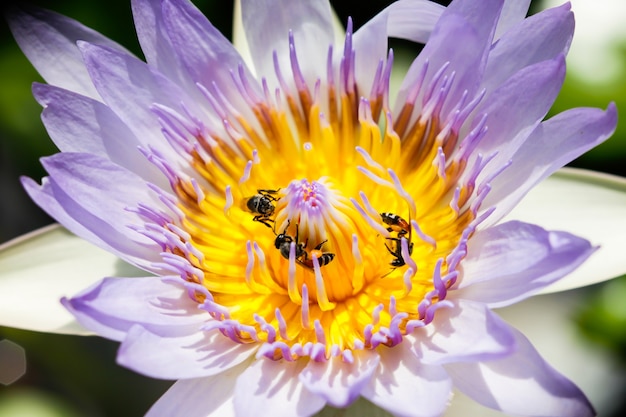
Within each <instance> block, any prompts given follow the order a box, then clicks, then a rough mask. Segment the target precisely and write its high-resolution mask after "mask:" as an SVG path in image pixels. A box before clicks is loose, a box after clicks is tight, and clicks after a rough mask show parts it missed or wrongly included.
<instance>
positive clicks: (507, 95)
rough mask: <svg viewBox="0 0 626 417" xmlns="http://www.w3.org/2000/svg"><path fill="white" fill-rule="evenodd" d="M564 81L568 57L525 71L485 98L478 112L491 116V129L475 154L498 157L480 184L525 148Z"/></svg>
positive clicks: (490, 164) (525, 69) (489, 128)
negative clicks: (527, 140) (523, 146)
mask: <svg viewBox="0 0 626 417" xmlns="http://www.w3.org/2000/svg"><path fill="white" fill-rule="evenodd" d="M564 79H565V56H563V55H559V56H557V57H555V58H554V59H551V60H548V61H542V62H539V63H537V64H533V65H529V66H528V67H525V68H523V69H521V70H520V71H518V72H516V73H515V74H514V75H512V76H511V77H510V78H509V79H507V80H506V81H505V82H504V83H503V84H501V85H500V86H498V88H496V89H495V90H494V91H493V92H492V93H491V94H490V95H489V96H487V97H485V99H484V101H483V102H482V103H481V104H480V105H479V106H478V108H477V109H476V112H477V113H478V114H486V115H487V121H486V123H487V125H488V129H487V132H486V133H485V135H484V137H483V138H482V139H481V140H480V143H479V144H478V146H477V147H476V150H475V151H474V152H476V153H480V154H482V155H492V154H494V153H496V155H495V157H494V158H493V159H492V160H491V162H490V163H489V165H488V166H487V168H486V169H485V170H483V171H482V172H481V174H480V175H479V177H478V179H477V182H480V181H481V180H482V179H484V178H485V177H489V176H490V175H492V173H493V171H497V170H500V169H501V167H502V166H503V165H504V164H506V163H507V162H508V161H509V160H510V159H511V157H512V156H513V155H514V153H515V152H516V151H517V150H518V149H519V148H520V146H522V144H523V143H524V141H525V140H526V139H527V138H528V136H529V135H530V134H531V133H532V131H533V130H534V129H535V127H536V126H537V125H538V124H539V123H540V122H541V120H542V119H543V118H544V117H545V116H546V114H547V113H548V111H549V110H550V108H551V107H552V104H553V103H554V100H555V98H556V97H557V95H558V94H559V91H560V89H561V85H562V84H563V80H564ZM521 92H523V94H521ZM479 119H480V118H476V119H475V120H474V124H478V123H480V122H479Z"/></svg>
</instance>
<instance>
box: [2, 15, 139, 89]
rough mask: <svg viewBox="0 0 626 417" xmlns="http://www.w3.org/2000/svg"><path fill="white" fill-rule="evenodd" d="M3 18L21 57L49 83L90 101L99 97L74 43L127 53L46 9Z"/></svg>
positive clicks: (83, 27) (91, 30) (112, 43)
mask: <svg viewBox="0 0 626 417" xmlns="http://www.w3.org/2000/svg"><path fill="white" fill-rule="evenodd" d="M7 17H8V19H7V20H8V23H9V27H10V28H11V31H12V33H13V36H14V37H15V39H16V41H17V43H18V45H20V48H22V51H23V52H24V55H26V56H27V57H28V59H29V60H30V62H31V63H32V64H33V66H34V67H35V69H36V70H37V71H38V72H39V74H41V76H42V77H43V78H44V79H45V80H46V81H47V82H48V83H49V84H52V85H56V86H59V87H62V88H66V89H68V90H71V91H75V92H77V93H79V94H83V95H85V96H88V97H92V98H94V99H99V97H100V96H99V95H98V92H97V91H96V89H95V88H94V85H93V83H92V82H91V79H90V77H89V74H88V73H87V70H86V68H85V64H84V63H83V60H82V57H81V54H80V51H79V50H78V48H77V47H76V41H79V40H82V41H87V42H94V43H97V44H100V45H106V46H108V47H110V48H114V49H116V50H118V51H123V52H124V53H129V52H128V51H127V50H126V49H125V48H124V47H122V46H120V45H119V44H117V43H116V42H113V41H112V40H110V39H108V38H107V37H105V36H103V35H101V34H99V33H98V32H96V31H94V30H93V29H90V28H88V27H86V26H84V25H82V24H81V23H78V22H77V21H75V20H73V19H70V18H68V17H66V16H63V15H60V14H58V13H55V12H52V11H50V10H45V9H39V8H27V9H14V10H11V11H10V13H9V15H8V16H7Z"/></svg>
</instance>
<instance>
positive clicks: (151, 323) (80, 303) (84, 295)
mask: <svg viewBox="0 0 626 417" xmlns="http://www.w3.org/2000/svg"><path fill="white" fill-rule="evenodd" d="M161 278H168V277H147V278H105V279H103V280H102V281H100V282H98V283H96V284H95V285H93V286H91V287H90V288H87V289H86V290H84V291H83V292H81V293H80V294H77V295H76V296H74V297H73V298H70V299H64V300H63V304H64V305H65V307H66V308H68V309H69V310H70V311H71V312H72V314H74V315H75V316H76V318H77V319H78V321H79V322H80V323H81V324H82V325H83V326H85V327H87V328H88V329H91V330H93V331H95V332H96V333H98V334H100V335H102V336H104V337H107V338H109V339H113V340H118V341H121V340H123V339H124V337H125V335H126V333H127V332H128V331H129V330H130V328H131V327H132V326H133V325H134V324H140V325H142V326H143V327H145V328H146V329H148V330H150V331H151V332H154V333H156V334H160V335H162V336H174V335H184V334H191V333H195V332H196V331H197V329H198V328H199V327H200V326H201V324H202V323H204V322H205V321H206V320H207V318H208V317H207V315H206V312H204V311H203V310H200V309H198V308H197V303H194V302H192V301H191V299H190V298H189V296H188V295H187V293H186V291H185V290H183V289H182V288H179V287H177V286H174V285H171V284H166V283H164V282H162V281H161Z"/></svg>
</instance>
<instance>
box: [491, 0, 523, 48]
mask: <svg viewBox="0 0 626 417" xmlns="http://www.w3.org/2000/svg"><path fill="white" fill-rule="evenodd" d="M530 1H531V0H505V1H504V5H503V6H502V12H500V19H498V25H497V26H496V33H495V35H494V38H495V39H498V38H500V36H502V34H503V33H504V32H506V31H507V30H509V29H511V28H512V27H513V26H515V25H517V24H518V23H520V22H522V21H523V20H524V18H525V17H526V14H527V13H528V7H529V6H530Z"/></svg>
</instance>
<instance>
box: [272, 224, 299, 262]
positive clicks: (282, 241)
mask: <svg viewBox="0 0 626 417" xmlns="http://www.w3.org/2000/svg"><path fill="white" fill-rule="evenodd" d="M288 227H289V223H287V226H286V227H285V230H283V232H282V233H280V234H278V235H277V236H276V239H274V246H275V247H276V249H278V250H279V251H280V254H281V255H283V258H285V259H289V252H290V251H291V242H295V243H296V260H298V259H300V258H302V257H305V256H306V244H305V243H302V242H298V229H297V228H296V238H295V239H294V238H293V237H292V236H290V235H288V234H287V228H288Z"/></svg>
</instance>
